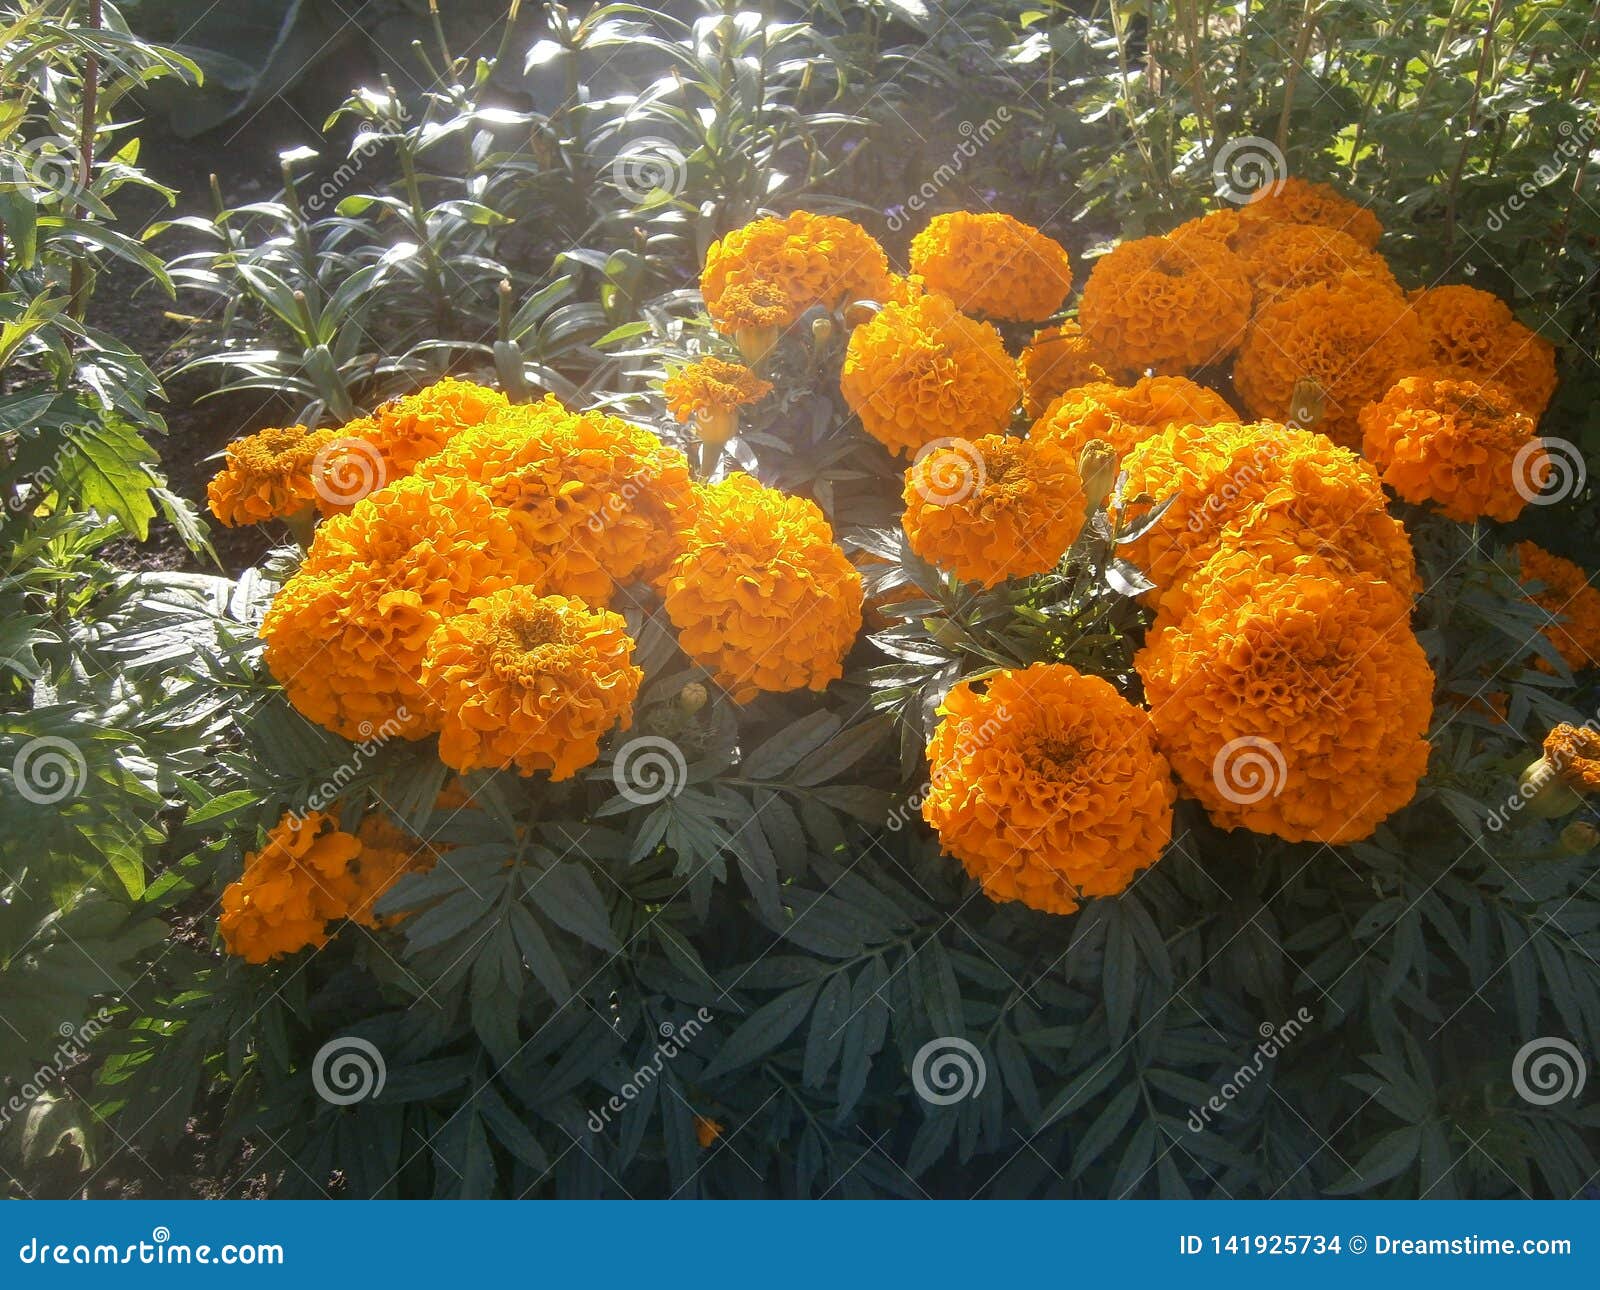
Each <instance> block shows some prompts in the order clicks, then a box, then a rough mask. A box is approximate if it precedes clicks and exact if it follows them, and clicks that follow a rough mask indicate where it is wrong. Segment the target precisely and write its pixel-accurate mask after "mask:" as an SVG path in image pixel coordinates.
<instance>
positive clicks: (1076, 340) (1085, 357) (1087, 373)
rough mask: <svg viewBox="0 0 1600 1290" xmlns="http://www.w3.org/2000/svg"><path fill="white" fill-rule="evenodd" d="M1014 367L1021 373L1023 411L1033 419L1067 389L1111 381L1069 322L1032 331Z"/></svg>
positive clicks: (1077, 328) (1075, 328)
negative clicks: (1016, 366) (1030, 338)
mask: <svg viewBox="0 0 1600 1290" xmlns="http://www.w3.org/2000/svg"><path fill="white" fill-rule="evenodd" d="M1017 365H1018V367H1019V368H1020V369H1021V372H1022V391H1023V393H1022V407H1023V411H1025V412H1026V413H1027V414H1028V416H1029V417H1033V418H1037V417H1039V416H1042V415H1043V414H1044V410H1045V408H1047V407H1048V406H1049V405H1050V403H1051V402H1052V401H1053V400H1055V399H1057V398H1059V397H1060V396H1061V395H1063V394H1065V393H1066V392H1067V391H1068V390H1076V389H1078V388H1080V387H1082V386H1085V385H1094V384H1103V383H1106V382H1109V381H1110V380H1111V376H1110V374H1109V373H1108V372H1107V371H1106V369H1105V368H1104V367H1102V366H1101V364H1100V360H1099V358H1098V357H1097V356H1096V354H1095V352H1094V346H1092V345H1091V344H1089V338H1088V337H1087V336H1085V335H1084V334H1083V329H1082V328H1080V327H1079V326H1078V324H1077V323H1075V322H1073V321H1072V320H1071V319H1068V320H1067V321H1066V322H1064V323H1061V324H1060V325H1059V326H1056V327H1046V328H1044V329H1043V330H1042V331H1036V332H1034V333H1033V340H1032V341H1030V342H1029V344H1028V347H1027V348H1026V349H1024V350H1023V351H1022V355H1021V357H1020V358H1018V360H1017Z"/></svg>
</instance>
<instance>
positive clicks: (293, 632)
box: [261, 478, 541, 739]
mask: <svg viewBox="0 0 1600 1290" xmlns="http://www.w3.org/2000/svg"><path fill="white" fill-rule="evenodd" d="M540 567H541V562H540V561H537V560H535V559H533V558H532V557H530V556H529V555H528V553H527V551H526V549H525V548H524V547H523V545H522V544H521V543H520V542H519V541H518V540H517V536H516V533H515V531H514V530H513V529H512V527H511V524H510V522H509V521H508V520H507V519H506V517H505V516H504V515H503V514H501V513H499V512H497V511H496V509H495V507H494V505H493V504H492V503H491V502H490V501H489V499H488V498H487V497H485V496H484V495H483V493H481V492H480V491H479V490H478V489H477V488H475V487H474V486H473V485H471V484H468V483H464V482H461V481H457V480H430V479H420V478H411V479H402V480H399V481H397V482H396V483H393V484H390V485H389V486H388V487H386V488H384V489H381V490H380V491H379V492H376V493H374V494H373V495H372V496H371V497H368V498H366V499H365V500H364V501H362V502H361V503H359V504H358V505H357V506H356V507H355V508H354V509H353V510H351V511H350V512H349V514H347V515H340V516H335V517H334V518H332V519H330V520H327V521H326V522H325V523H323V524H322V526H321V527H320V528H318V530H317V535H316V539H315V540H314V541H313V542H312V544H311V550H310V551H309V552H308V553H307V555H306V559H305V562H304V563H303V564H302V566H301V568H300V571H299V572H298V573H297V574H295V576H294V577H292V578H291V579H289V581H288V582H287V583H286V584H285V585H284V586H283V588H282V589H281V590H279V592H278V594H277V595H276V596H274V597H273V601H272V607H271V608H270V609H269V610H268V611H267V615H266V617H265V619H264V620H263V621H262V624H261V637H262V639H263V640H264V641H265V642H266V651H265V659H266V663H267V667H268V668H269V669H271V671H272V674H273V676H274V677H276V678H277V679H278V682H279V683H280V684H281V685H282V686H283V688H284V691H285V693H286V694H287V695H288V698H289V701H290V702H291V703H292V704H294V706H295V707H296V708H298V709H299V710H300V711H301V712H302V713H303V714H304V715H305V716H306V717H308V718H310V719H311V720H312V721H315V722H317V723H319V724H321V725H324V726H326V727H327V728H328V729H330V730H333V731H335V732H337V733H338V734H341V735H343V736H345V737H346V738H347V739H368V738H371V737H372V736H373V734H374V732H376V731H378V730H388V731H390V732H391V733H394V734H400V735H403V736H404V737H405V738H408V739H420V738H422V737H423V736H424V735H426V734H427V733H428V731H429V729H430V717H429V711H428V706H427V703H426V701H425V699H424V696H423V691H422V688H421V684H420V681H419V679H418V672H419V668H420V665H421V661H422V649H423V646H424V645H425V644H426V643H427V640H428V637H429V636H430V635H431V634H432V633H433V630H434V628H435V627H437V626H438V625H439V623H440V622H441V621H442V620H443V619H444V618H446V617H448V616H450V615H452V614H456V613H459V612H460V611H461V610H462V609H465V608H466V606H467V604H468V603H469V602H470V601H471V600H472V599H473V598H474V597H476V596H480V595H483V594H484V593H486V592H489V591H493V590H496V589H497V588H499V587H504V586H509V585H511V584H512V583H518V582H529V581H532V580H533V579H534V577H535V576H536V575H537V574H538V572H539V570H540Z"/></svg>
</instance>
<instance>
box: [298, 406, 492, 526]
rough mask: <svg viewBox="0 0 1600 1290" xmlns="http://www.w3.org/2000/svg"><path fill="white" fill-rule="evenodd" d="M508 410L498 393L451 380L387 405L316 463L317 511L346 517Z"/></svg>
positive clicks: (348, 428) (342, 433)
mask: <svg viewBox="0 0 1600 1290" xmlns="http://www.w3.org/2000/svg"><path fill="white" fill-rule="evenodd" d="M509 406H510V404H509V402H508V401H507V399H506V397H505V395H503V394H501V393H500V392H499V391H497V390H491V389H488V388H486V387H485V386H482V385H474V384H473V383H472V382H471V381H458V380H456V379H455V378H453V377H446V378H445V379H444V380H442V381H436V382H434V384H432V385H430V386H428V387H427V388H425V389H422V390H418V391H417V392H416V393H415V394H407V395H404V396H402V397H401V398H396V399H390V400H389V401H388V402H387V403H384V404H382V405H380V406H379V407H378V409H377V410H376V411H375V412H373V414H372V415H371V416H370V417H358V418H356V419H355V420H354V421H350V422H348V423H346V425H345V426H344V427H343V428H342V429H340V430H339V431H338V432H337V434H336V435H335V436H334V438H333V440H332V442H331V443H330V444H329V446H328V449H327V450H326V452H325V453H324V455H323V458H322V460H321V461H320V462H319V463H318V465H319V470H318V474H317V478H316V481H315V482H316V490H317V505H318V507H319V508H320V509H321V510H322V512H323V513H324V514H327V515H338V514H341V513H343V512H345V511H348V510H349V509H350V508H351V507H352V506H354V505H355V504H356V503H357V502H359V501H360V500H361V499H362V498H363V497H366V496H367V495H368V494H370V493H374V492H376V491H377V490H378V489H380V488H382V487H383V486H384V485H385V484H391V483H393V482H394V481H395V480H397V479H404V478H405V477H406V476H407V475H409V474H411V472H412V471H413V470H415V469H416V467H417V465H418V463H420V462H423V461H426V460H427V459H428V458H429V457H432V456H433V455H434V454H435V453H437V452H438V451H439V450H440V449H442V448H443V447H444V446H445V445H446V444H447V443H449V442H450V440H451V439H452V438H454V437H455V436H456V435H457V434H459V433H460V432H461V431H462V430H465V429H466V428H467V427H468V426H475V425H478V424H480V423H481V422H483V421H486V420H487V419H488V418H490V417H492V416H494V415H496V414H497V413H499V412H501V411H503V410H504V409H505V408H507V407H509Z"/></svg>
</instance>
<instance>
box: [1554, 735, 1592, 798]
mask: <svg viewBox="0 0 1600 1290" xmlns="http://www.w3.org/2000/svg"><path fill="white" fill-rule="evenodd" d="M1544 759H1545V761H1546V762H1547V763H1548V764H1549V766H1550V768H1551V769H1552V770H1553V771H1554V772H1555V774H1556V775H1557V776H1558V777H1559V778H1560V780H1561V782H1562V783H1563V784H1565V785H1566V786H1567V787H1568V788H1570V789H1572V790H1573V791H1574V792H1576V793H1580V794H1582V795H1584V796H1588V795H1589V794H1590V793H1600V732H1597V731H1595V730H1594V729H1593V728H1592V727H1590V726H1573V725H1568V724H1567V723H1566V722H1562V723H1561V724H1560V725H1559V726H1557V727H1556V728H1555V729H1554V730H1552V731H1551V732H1550V733H1549V734H1547V735H1546V736H1545V737H1544Z"/></svg>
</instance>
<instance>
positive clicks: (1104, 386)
mask: <svg viewBox="0 0 1600 1290" xmlns="http://www.w3.org/2000/svg"><path fill="white" fill-rule="evenodd" d="M1238 419H1239V414H1238V413H1237V412H1235V411H1234V410H1233V409H1232V408H1230V407H1229V406H1228V405H1227V403H1226V402H1224V401H1223V398H1222V396H1221V395H1220V394H1217V393H1216V392H1215V391H1213V390H1209V389H1207V388H1206V387H1205V386H1203V385H1197V384H1195V383H1194V382H1193V381H1191V380H1190V379H1189V378H1188V377H1186V376H1143V377H1140V378H1139V379H1138V380H1137V381H1135V382H1134V383H1133V384H1132V385H1131V386H1127V387H1123V386H1120V385H1112V384H1109V383H1099V384H1094V385H1084V386H1081V387H1079V388H1078V389H1076V390H1069V391H1068V392H1067V393H1065V394H1063V395H1062V396H1061V397H1060V398H1058V399H1057V400H1056V401H1055V402H1054V403H1052V404H1051V405H1050V406H1049V407H1048V408H1047V409H1046V410H1045V413H1044V415H1043V416H1042V417H1040V418H1039V420H1038V421H1036V422H1035V423H1034V426H1033V429H1031V430H1029V431H1028V437H1029V438H1030V439H1050V440H1052V441H1054V442H1056V443H1059V444H1060V445H1061V446H1062V447H1063V448H1065V449H1066V450H1067V451H1068V452H1069V453H1071V454H1072V455H1073V456H1074V457H1076V456H1077V454H1078V453H1080V452H1082V451H1083V446H1084V444H1086V443H1088V442H1089V440H1091V439H1101V440H1104V441H1105V442H1106V443H1108V444H1110V445H1111V450H1112V451H1113V452H1114V453H1116V455H1117V457H1118V458H1121V457H1125V456H1127V454H1128V453H1129V452H1130V451H1131V450H1132V449H1133V447H1134V445H1135V444H1138V443H1140V442H1142V441H1143V440H1145V439H1148V438H1149V437H1150V436H1151V435H1153V434H1157V433H1159V432H1160V431H1162V430H1165V429H1167V428H1168V427H1170V426H1176V425H1197V426H1206V425H1216V424H1217V423H1219V422H1222V421H1238Z"/></svg>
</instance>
